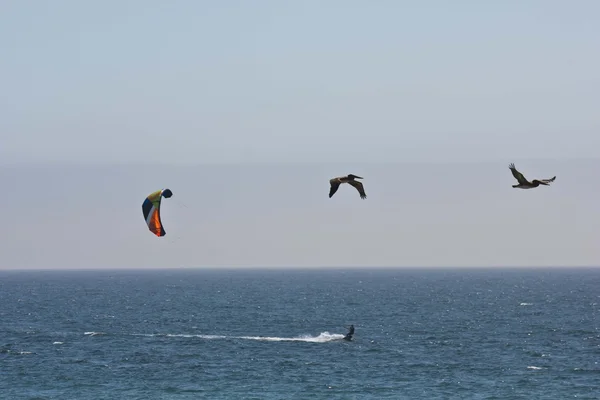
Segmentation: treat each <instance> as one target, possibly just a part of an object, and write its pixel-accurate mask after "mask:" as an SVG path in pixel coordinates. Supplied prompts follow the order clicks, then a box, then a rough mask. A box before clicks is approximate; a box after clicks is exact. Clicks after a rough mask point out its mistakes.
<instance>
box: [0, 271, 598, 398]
mask: <svg viewBox="0 0 600 400" xmlns="http://www.w3.org/2000/svg"><path fill="white" fill-rule="evenodd" d="M350 324H354V326H355V328H356V331H355V336H354V339H353V341H351V342H348V341H344V340H341V338H342V337H343V335H344V334H345V333H346V329H345V326H347V325H350ZM599 362H600V269H583V268H562V269H558V268H553V269H541V268H540V269H503V268H487V269H368V268H364V269H323V270H318V269H307V270H301V269H287V268H281V269H271V270H244V269H238V270H210V269H174V270H168V269H164V270H154V271H153V270H120V271H117V270H107V271H99V270H97V271H3V272H0V398H2V399H78V400H87V399H90V400H91V399H94V400H98V399H128V400H129V399H361V400H362V399H570V398H573V399H599V398H600V364H599Z"/></svg>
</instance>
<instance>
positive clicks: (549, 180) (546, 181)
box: [539, 176, 556, 183]
mask: <svg viewBox="0 0 600 400" xmlns="http://www.w3.org/2000/svg"><path fill="white" fill-rule="evenodd" d="M555 179H556V176H554V177H552V178H550V179H539V181H540V182H543V183H552V182H554V180H555Z"/></svg>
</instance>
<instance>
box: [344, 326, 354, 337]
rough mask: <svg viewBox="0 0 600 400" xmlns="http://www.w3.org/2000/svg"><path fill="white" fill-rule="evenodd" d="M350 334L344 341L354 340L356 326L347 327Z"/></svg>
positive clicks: (347, 334)
mask: <svg viewBox="0 0 600 400" xmlns="http://www.w3.org/2000/svg"><path fill="white" fill-rule="evenodd" d="M346 329H348V333H346V336H344V340H352V335H354V325H350V326H347V327H346Z"/></svg>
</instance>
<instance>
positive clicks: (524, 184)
mask: <svg viewBox="0 0 600 400" xmlns="http://www.w3.org/2000/svg"><path fill="white" fill-rule="evenodd" d="M508 168H510V171H511V172H512V174H513V176H514V177H515V179H516V180H517V182H519V184H518V185H512V187H514V188H518V189H533V188H536V187H538V186H540V185H546V186H549V185H550V183H551V182H554V180H555V179H556V176H555V177H553V178H551V179H534V180H533V181H531V182H529V181H528V180H527V179H525V176H523V174H522V173H520V172H519V171H517V169H516V168H515V164H512V163H511V164H510V165H509V166H508Z"/></svg>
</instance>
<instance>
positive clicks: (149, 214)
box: [142, 189, 173, 237]
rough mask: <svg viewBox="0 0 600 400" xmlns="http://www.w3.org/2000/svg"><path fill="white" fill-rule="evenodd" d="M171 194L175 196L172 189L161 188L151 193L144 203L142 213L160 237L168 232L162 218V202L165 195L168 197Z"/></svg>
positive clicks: (147, 223)
mask: <svg viewBox="0 0 600 400" xmlns="http://www.w3.org/2000/svg"><path fill="white" fill-rule="evenodd" d="M171 196H173V192H171V190H170V189H161V190H157V191H156V192H153V193H150V194H149V195H148V197H146V199H145V200H144V202H143V203H142V213H143V214H144V219H145V220H146V225H148V229H149V230H150V232H152V233H154V234H155V235H156V236H159V237H160V236H165V235H166V234H167V232H165V230H164V228H163V224H162V221H161V219H160V202H161V200H162V198H163V197H165V198H167V199H168V198H169V197H171Z"/></svg>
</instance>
